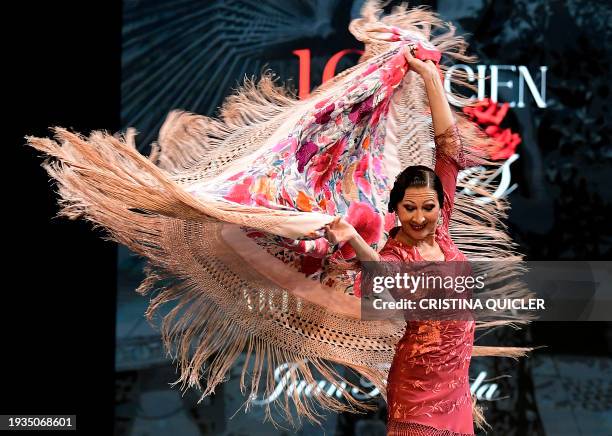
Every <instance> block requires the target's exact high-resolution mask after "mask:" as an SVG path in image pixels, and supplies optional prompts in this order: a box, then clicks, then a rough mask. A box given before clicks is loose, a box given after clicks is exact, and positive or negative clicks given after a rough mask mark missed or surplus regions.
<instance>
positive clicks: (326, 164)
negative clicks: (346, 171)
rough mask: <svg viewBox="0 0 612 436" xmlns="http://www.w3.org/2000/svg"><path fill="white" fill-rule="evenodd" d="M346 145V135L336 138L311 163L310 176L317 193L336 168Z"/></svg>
mask: <svg viewBox="0 0 612 436" xmlns="http://www.w3.org/2000/svg"><path fill="white" fill-rule="evenodd" d="M345 146H346V137H344V138H341V139H340V140H338V141H337V142H336V143H335V144H334V145H332V146H331V147H329V148H328V149H327V150H326V151H325V153H323V154H321V155H319V156H317V158H316V161H314V160H313V163H312V165H311V167H310V168H311V169H312V174H311V176H312V178H313V180H314V192H315V194H316V193H319V192H320V191H321V189H322V188H323V186H324V185H325V184H326V183H327V182H328V181H329V179H330V178H331V176H332V174H333V172H334V170H336V168H337V164H338V159H339V158H340V155H341V154H342V152H343V151H344V148H345Z"/></svg>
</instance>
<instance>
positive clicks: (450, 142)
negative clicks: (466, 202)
mask: <svg viewBox="0 0 612 436" xmlns="http://www.w3.org/2000/svg"><path fill="white" fill-rule="evenodd" d="M434 141H435V143H436V168H435V172H436V174H437V175H438V177H439V178H440V180H441V181H442V187H443V188H444V205H443V206H442V219H443V223H442V226H443V227H444V228H445V229H448V225H449V222H450V217H451V213H452V211H453V204H454V201H455V190H456V188H457V174H458V173H459V170H461V169H463V168H466V166H467V160H466V157H465V153H464V148H463V143H462V141H461V136H460V135H459V129H458V128H457V125H456V124H453V125H452V126H450V127H449V128H448V129H446V130H445V131H444V132H443V133H441V134H439V135H436V136H435V137H434Z"/></svg>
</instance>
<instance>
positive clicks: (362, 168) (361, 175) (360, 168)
mask: <svg viewBox="0 0 612 436" xmlns="http://www.w3.org/2000/svg"><path fill="white" fill-rule="evenodd" d="M367 173H368V155H367V154H364V155H363V157H362V158H361V160H360V161H359V164H358V165H357V169H355V173H354V174H353V178H354V180H355V183H356V184H357V186H358V187H359V189H361V190H362V191H363V192H364V193H365V194H366V195H371V194H372V190H371V188H370V182H369V181H368V179H367V178H366V174H367Z"/></svg>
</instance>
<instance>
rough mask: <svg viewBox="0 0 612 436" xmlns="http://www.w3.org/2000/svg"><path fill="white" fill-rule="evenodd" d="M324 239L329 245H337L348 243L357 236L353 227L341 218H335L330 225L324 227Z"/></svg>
mask: <svg viewBox="0 0 612 436" xmlns="http://www.w3.org/2000/svg"><path fill="white" fill-rule="evenodd" d="M324 229H325V238H326V239H327V240H328V241H329V242H330V243H331V244H339V243H341V242H346V241H350V240H351V239H353V238H354V237H355V235H357V231H356V230H355V227H353V226H352V225H351V224H350V223H349V222H348V221H346V220H345V219H344V218H342V217H341V216H338V217H336V219H334V220H333V221H332V222H331V223H329V224H327V225H326V226H325V227H324Z"/></svg>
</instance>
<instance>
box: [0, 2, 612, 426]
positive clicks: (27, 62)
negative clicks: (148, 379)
mask: <svg viewBox="0 0 612 436" xmlns="http://www.w3.org/2000/svg"><path fill="white" fill-rule="evenodd" d="M138 3H140V6H141V7H144V8H145V11H146V6H144V4H145V2H127V3H126V5H130V4H131V5H132V6H133V7H136V6H139V5H138ZM345 3H346V4H347V5H349V4H350V2H345ZM467 3H475V4H478V5H481V6H482V8H480V9H479V13H478V14H472V15H470V16H469V17H463V18H461V17H459V18H457V23H458V24H459V25H460V26H462V28H463V29H462V30H464V31H468V32H470V33H471V34H472V36H471V38H470V42H471V44H472V45H471V49H472V50H473V51H474V52H476V53H477V54H478V55H479V56H480V57H481V58H482V59H483V63H498V64H501V63H506V64H515V65H518V64H523V65H528V66H530V65H531V66H537V65H547V66H548V67H549V71H548V74H549V76H548V92H547V96H548V100H549V104H550V106H549V107H548V108H547V109H544V110H542V109H538V110H534V111H533V113H531V114H530V117H529V125H526V124H525V123H524V122H522V121H523V120H520V119H516V118H515V119H512V116H509V117H508V118H509V119H508V123H509V125H510V126H512V127H513V128H515V129H516V130H517V131H519V132H520V133H522V135H523V137H524V138H525V139H526V140H530V141H531V140H532V144H535V145H536V146H537V149H536V150H535V151H534V152H535V153H536V160H539V161H540V162H541V165H540V166H535V167H534V166H529V167H521V169H520V171H514V168H513V178H514V177H519V180H518V182H519V186H520V190H518V191H517V192H515V193H513V195H512V196H511V197H510V200H511V204H512V206H513V209H512V212H511V215H510V217H509V225H510V229H511V231H512V234H513V237H514V238H515V240H516V241H517V242H518V243H519V244H520V246H521V249H522V251H523V252H524V253H525V254H526V255H527V259H529V260H552V259H565V260H571V259H580V260H609V258H610V250H611V248H610V245H611V242H612V236H611V234H610V228H611V226H610V225H609V218H610V217H611V214H610V207H611V190H610V188H609V182H608V180H609V178H610V177H609V176H610V169H612V165H611V163H610V158H611V156H612V151H611V148H610V128H611V127H610V126H611V124H610V121H609V92H610V91H609V84H608V80H609V77H610V68H609V61H610V53H609V51H610V47H609V46H606V45H604V43H605V42H606V41H607V40H609V37H610V34H609V32H610V31H609V29H607V28H606V27H605V26H603V27H602V26H601V23H602V22H603V23H605V22H607V21H609V20H606V17H609V15H607V13H608V9H607V8H608V6H607V3H606V2H572V1H567V2H522V1H515V2H494V3H489V2H467ZM148 4H149V5H151V4H152V3H151V2H150V3H148ZM153 4H155V2H153ZM202 4H206V2H203V3H202ZM412 4H418V3H412ZM429 4H430V5H431V6H433V7H434V9H435V8H436V6H437V3H436V2H430V3H429ZM11 6H12V11H11V12H10V13H7V14H6V16H5V17H6V18H5V20H6V21H7V25H5V26H4V27H3V31H4V32H5V35H4V41H5V44H4V48H5V51H6V52H7V53H6V54H5V59H7V60H8V62H6V63H5V66H4V69H5V70H7V72H8V73H9V78H8V80H5V82H4V83H5V85H4V86H5V89H4V91H5V93H4V95H5V99H4V106H5V110H6V113H8V114H9V115H5V118H4V120H5V124H8V127H10V129H9V132H10V133H9V135H8V138H6V139H7V144H5V147H7V148H8V150H9V152H10V154H9V156H10V157H9V159H8V160H6V161H5V162H4V168H5V169H7V170H12V171H11V173H10V174H7V173H6V172H5V173H4V174H5V184H4V186H5V190H4V193H5V196H8V199H7V201H5V203H4V209H3V210H4V216H5V217H8V218H9V220H8V222H10V225H9V226H5V238H4V239H5V240H9V241H10V245H9V246H7V245H5V247H6V249H5V257H6V258H7V259H8V260H9V264H8V268H7V270H6V271H7V274H6V276H5V278H6V279H5V285H4V287H3V293H4V296H5V298H4V299H3V300H2V308H3V311H2V314H3V316H2V332H3V341H2V343H3V345H4V353H3V357H4V358H3V359H2V361H3V371H2V372H3V375H4V377H3V378H4V380H3V382H2V383H3V384H2V393H3V395H2V407H1V408H0V413H4V414H11V413H23V414H77V415H78V420H77V426H78V427H79V429H80V430H82V432H83V433H84V434H89V433H91V432H93V431H96V430H98V431H97V433H100V434H112V433H113V426H114V421H115V417H114V411H115V401H116V396H115V395H116V388H115V373H114V363H115V360H114V352H115V321H116V320H115V311H116V303H117V301H116V294H115V292H113V290H114V289H115V288H116V285H117V277H116V269H117V251H116V245H115V244H113V243H110V242H107V241H104V240H102V239H101V238H100V236H102V235H101V233H100V232H98V231H92V230H91V226H90V225H89V224H88V223H86V222H81V221H74V222H73V221H67V220H64V219H53V217H54V216H55V214H56V213H57V211H58V208H57V203H56V199H57V197H56V195H55V194H54V192H53V191H54V189H52V188H51V185H50V183H49V178H48V176H47V174H46V173H45V172H44V170H43V169H42V168H40V166H39V164H40V162H41V159H40V158H39V157H38V156H37V155H36V152H35V150H33V149H29V148H28V147H26V146H25V145H23V144H24V143H25V141H24V139H23V137H24V135H26V134H27V135H35V136H46V135H48V133H49V132H48V130H47V129H48V127H49V126H55V125H58V126H63V127H68V128H70V129H74V130H75V131H79V132H84V133H87V132H89V131H90V130H92V129H106V130H109V131H112V132H114V131H118V130H120V129H122V128H124V127H125V124H126V122H127V121H129V117H126V116H125V112H124V117H123V119H121V116H120V114H121V109H123V110H124V111H125V108H126V105H125V104H123V105H122V101H121V86H122V83H123V82H122V81H121V71H122V68H121V49H122V36H121V34H122V18H125V17H126V11H128V12H129V8H126V9H122V5H121V3H119V2H113V3H111V2H99V3H98V4H93V3H91V2H86V3H85V2H67V1H62V2H53V3H47V2H41V3H39V4H35V5H34V4H27V3H26V4H23V3H20V4H14V5H11ZM177 10H178V8H177ZM345 12H346V14H345V15H344V16H343V17H341V18H338V19H337V20H339V21H340V22H335V23H334V27H339V28H340V27H342V26H344V28H346V24H347V23H348V21H347V20H348V18H349V16H350V9H348V8H345ZM517 29H520V32H518V31H513V30H517ZM316 30H317V31H320V32H321V33H322V34H325V28H321V29H316ZM124 31H125V30H124ZM330 35H331V34H330ZM312 38H314V36H313V37H312ZM330 38H331V36H330ZM315 39H316V38H315ZM315 39H313V40H309V39H308V38H306V39H303V40H302V41H301V42H303V43H304V44H306V45H309V44H310V43H311V42H313V43H315V42H316V43H317V44H321V40H320V39H316V41H315ZM323 40H325V38H323ZM335 40H337V41H339V42H338V44H339V45H338V47H328V48H329V50H330V51H332V52H335V51H337V50H336V49H341V48H348V47H349V46H348V45H346V44H344V43H345V42H348V41H350V39H347V38H346V37H343V38H336V39H335ZM351 43H352V44H355V42H354V40H353V41H352V42H351ZM356 47H357V46H356ZM283 49H286V47H282V46H279V47H276V48H275V50H277V51H282V50H283ZM268 54H269V53H268V52H260V53H257V52H254V53H253V56H267V55H268ZM500 59H503V60H504V61H503V62H501V61H500ZM315 64H316V59H315ZM279 65H280V64H279ZM255 67H256V69H258V68H260V67H261V65H254V68H255ZM315 70H316V68H315V66H314V65H313V84H315V83H316V80H315V77H316V71H315ZM277 71H278V72H279V73H283V71H282V68H281V67H280V66H279V67H278V68H277ZM530 71H535V70H534V68H533V67H530ZM253 72H254V73H255V72H256V71H253ZM286 73H287V75H290V71H289V70H287V71H286ZM536 83H538V82H536ZM230 86H233V85H231V84H230ZM224 89H225V88H224ZM124 93H125V89H124ZM222 96H223V93H221V94H219V95H216V96H215V98H217V99H220V98H222ZM6 97H8V98H6ZM211 100H212V96H211ZM171 103H173V102H168V103H167V105H171ZM186 106H188V105H184V107H185V108H187V109H192V110H195V109H196V108H189V107H186ZM154 109H155V110H157V111H159V112H160V113H165V112H167V110H168V109H169V107H165V106H164V105H163V104H159V105H158V106H156V107H155V108H154ZM212 110H214V104H213V103H212V102H211V103H209V104H208V106H207V107H206V108H200V110H199V112H200V113H207V112H210V111H212ZM135 124H136V123H135ZM141 129H142V127H141ZM143 143H144V144H146V141H143ZM523 145H524V144H521V145H519V152H521V147H522V146H523ZM532 151H533V150H532ZM527 163H528V160H527V159H525V160H523V162H521V165H527ZM532 163H533V161H532ZM534 171H535V172H534ZM534 180H535V182H534ZM15 225H16V227H15ZM528 333H529V335H530V336H529V338H528V339H529V340H530V341H532V342H533V343H534V344H547V345H548V346H549V352H550V354H551V355H554V354H555V353H556V354H564V355H567V354H571V355H573V356H580V355H583V356H585V359H588V358H589V356H607V355H609V353H610V351H611V348H610V324H609V323H565V324H562V323H556V324H555V323H542V324H538V323H536V324H534V325H533V326H532V327H531V329H530V331H529V332H528ZM522 339H523V338H519V342H520V340H522ZM500 370H501V371H503V370H504V369H503V368H501V369H500ZM520 371H522V372H520ZM521 373H524V374H528V373H529V371H528V369H525V368H519V374H521ZM524 378H525V380H524V383H523V388H521V389H523V390H525V389H527V390H529V389H532V387H531V388H530V386H529V384H530V383H532V381H531V379H530V378H529V377H526V376H525V377H524ZM604 400H605V399H604ZM608 401H609V400H608ZM532 409H533V410H534V411H535V413H537V407H534V408H532ZM523 412H525V415H524V416H527V412H526V411H523ZM518 419H519V421H520V420H521V419H523V418H520V417H519V418H518ZM525 419H526V418H524V419H523V420H525ZM346 421H350V418H347V419H346ZM519 424H520V425H522V426H523V427H522V428H530V429H537V428H541V426H540V427H539V426H538V424H537V419H535V420H532V423H531V424H529V425H528V424H527V423H526V422H522V423H519ZM513 425H515V426H516V425H517V424H516V423H513ZM534 431H535V430H534ZM538 431H539V430H538ZM344 434H349V433H348V432H347V433H344ZM494 434H495V433H494ZM517 434H520V433H517ZM525 434H526V433H525ZM542 434H543V433H542Z"/></svg>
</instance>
